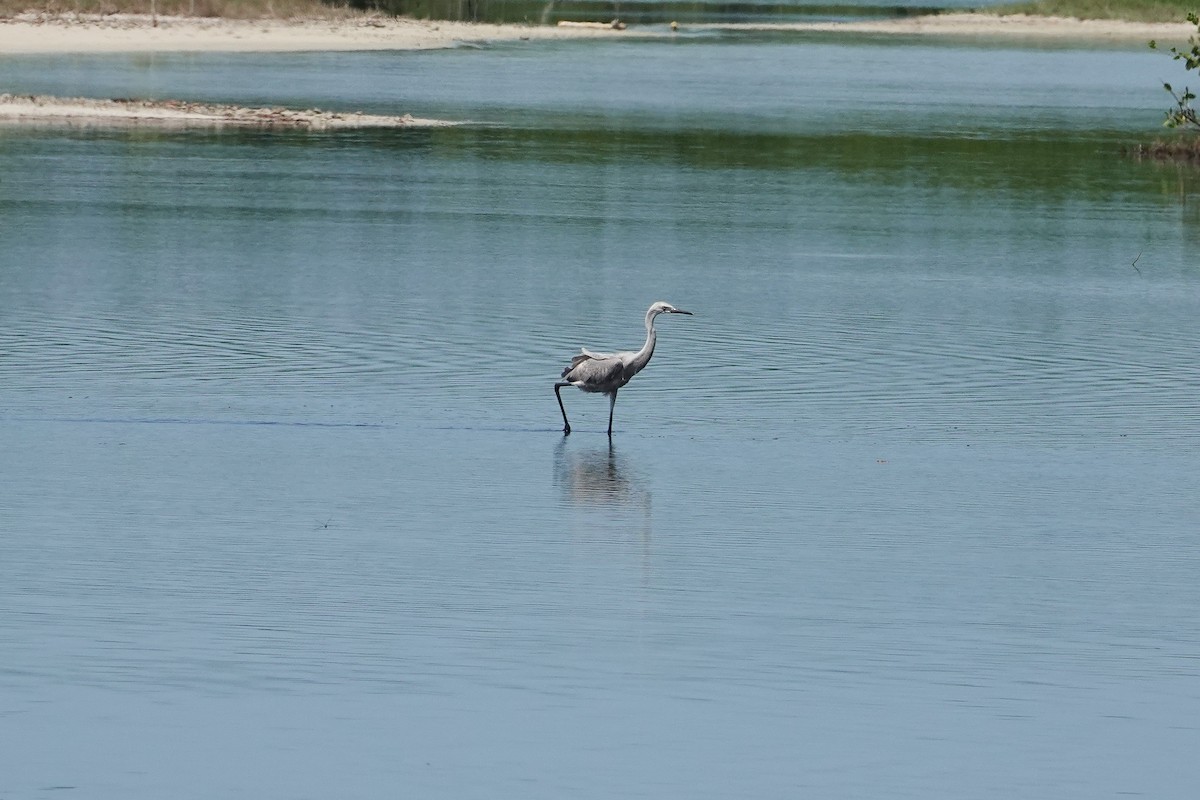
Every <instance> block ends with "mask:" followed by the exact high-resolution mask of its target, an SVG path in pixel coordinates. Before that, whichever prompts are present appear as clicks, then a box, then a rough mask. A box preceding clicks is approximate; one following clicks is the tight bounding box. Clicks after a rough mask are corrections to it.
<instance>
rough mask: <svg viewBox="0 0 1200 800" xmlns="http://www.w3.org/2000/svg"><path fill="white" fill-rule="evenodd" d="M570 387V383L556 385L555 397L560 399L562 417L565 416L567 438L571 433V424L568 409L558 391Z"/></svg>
mask: <svg viewBox="0 0 1200 800" xmlns="http://www.w3.org/2000/svg"><path fill="white" fill-rule="evenodd" d="M570 385H571V384H569V383H556V384H554V396H555V397H557V398H558V410H559V411H561V412H562V415H563V436H566V435H567V434H568V433H570V432H571V423H569V422H567V409H566V407H565V406H563V402H562V395H561V394H559V393H558V390H559V389H561V388H562V387H564V386H570Z"/></svg>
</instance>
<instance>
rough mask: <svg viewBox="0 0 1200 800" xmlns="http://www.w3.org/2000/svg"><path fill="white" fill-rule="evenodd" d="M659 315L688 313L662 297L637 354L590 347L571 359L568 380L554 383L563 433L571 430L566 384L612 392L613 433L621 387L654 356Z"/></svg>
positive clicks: (651, 310)
mask: <svg viewBox="0 0 1200 800" xmlns="http://www.w3.org/2000/svg"><path fill="white" fill-rule="evenodd" d="M659 314H687V315H688V316H691V314H692V312H690V311H681V310H679V309H678V308H676V307H675V306H673V305H671V304H670V303H664V302H662V301H661V300H660V301H659V302H657V303H655V304H654V305H652V306H650V308H649V310H648V311H646V343H645V344H644V345H642V349H641V350H638V351H637V352H636V353H593V352H591V351H590V350H588V349H587V348H586V347H584V348H580V353H579V355H577V356H575V357H574V358H572V359H571V366H569V367H567V368H566V369H564V370H563V371H562V377H563V378H565V380H563V381H561V382H560V383H556V384H554V396H555V397H557V398H558V409H559V411H561V412H562V417H563V434H564V435H566V434H568V433H570V432H571V423H570V422H568V421H567V409H566V408H564V407H563V401H562V395H561V394H559V390H560V389H562V388H563V387H564V386H577V387H579V388H580V389H582V390H583V391H585V392H601V393H603V394H606V395H608V435H609V436H612V421H613V408H615V407H616V405H617V389H620V388H621V387H622V386H624V385H625V384H627V383H629V381H630V380H632V379H633V376H634V375H637V374H638V373H639V372H641V371H642V370H643V369H644V368H645V367H646V365H647V364H649V363H650V356H652V355H654V340H655V332H654V318H655V317H657V316H658V315H659Z"/></svg>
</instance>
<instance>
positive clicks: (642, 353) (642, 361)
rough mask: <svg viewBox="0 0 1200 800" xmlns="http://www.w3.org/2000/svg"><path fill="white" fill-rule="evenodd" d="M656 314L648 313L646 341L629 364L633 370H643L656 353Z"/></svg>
mask: <svg viewBox="0 0 1200 800" xmlns="http://www.w3.org/2000/svg"><path fill="white" fill-rule="evenodd" d="M655 316H656V315H655V314H646V343H645V344H644V345H642V349H641V350H638V351H637V352H636V353H634V354H633V360H632V361H631V362H630V364H629V366H630V367H631V368H632V369H633V371H634V372H635V373H636V372H641V371H642V368H643V367H645V366H646V365H647V364H649V363H650V356H652V355H654V340H655V338H656V334H655V332H654V317H655Z"/></svg>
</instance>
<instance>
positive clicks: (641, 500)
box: [554, 439, 650, 506]
mask: <svg viewBox="0 0 1200 800" xmlns="http://www.w3.org/2000/svg"><path fill="white" fill-rule="evenodd" d="M554 465H555V472H556V477H557V478H558V482H559V484H560V486H561V488H562V489H563V491H564V492H565V494H566V496H567V499H568V500H569V501H570V502H572V503H574V504H577V505H598V506H632V505H642V504H648V503H649V498H650V495H649V492H647V491H645V490H644V489H640V488H638V487H637V485H636V484H635V482H634V481H633V480H632V479H631V478H630V476H629V474H628V473H627V470H626V469H624V467H623V465H622V463H621V460H620V459H619V458H618V456H617V451H616V448H615V447H614V446H613V443H612V441H611V440H610V441H609V442H608V446H607V447H605V448H602V449H598V450H577V451H571V452H567V448H566V440H565V439H562V440H559V443H558V446H557V447H556V448H555V459H554Z"/></svg>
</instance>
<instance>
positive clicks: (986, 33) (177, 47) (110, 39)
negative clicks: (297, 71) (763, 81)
mask: <svg viewBox="0 0 1200 800" xmlns="http://www.w3.org/2000/svg"><path fill="white" fill-rule="evenodd" d="M714 29H724V30H781V31H782V30H791V31H811V32H853V33H870V34H881V35H888V34H891V35H911V36H957V37H968V38H971V37H979V38H996V37H1005V38H1033V39H1042V40H1046V39H1067V40H1075V41H1080V42H1136V41H1146V40H1149V39H1158V40H1160V41H1163V42H1168V43H1183V42H1185V41H1187V39H1188V37H1189V35H1191V34H1193V33H1195V27H1194V26H1191V25H1189V24H1187V23H1162V24H1154V23H1136V22H1120V21H1114V20H1077V19H1063V18H1054V17H1037V16H1024V15H1014V16H1005V17H1000V16H995V15H991V14H942V15H935V16H923V17H906V18H902V19H885V20H855V21H847V22H798V23H780V24H771V23H750V24H741V25H735V24H721V25H685V26H682V27H681V28H680V33H683V34H686V33H687V32H688V31H689V30H714ZM671 35H672V34H671V32H670V30H669V29H667V28H666V26H653V27H647V28H640V29H639V28H638V27H637V26H633V27H630V28H628V29H626V30H615V29H613V28H611V27H607V26H603V25H597V26H593V27H589V26H579V25H574V26H548V25H540V26H539V25H490V24H483V23H465V22H446V21H427V20H413V19H396V18H392V17H354V18H349V19H342V20H335V19H327V20H295V21H293V20H234V19H218V18H197V17H157V19H156V20H154V21H152V20H151V18H150V17H149V16H144V15H129V14H113V15H108V16H76V15H67V16H41V15H23V16H21V17H18V18H16V19H7V20H0V54H14V55H15V54H32V53H117V52H155V51H161V52H301V51H309V50H322V51H349V50H417V49H432V48H445V47H454V46H458V45H462V44H469V43H482V42H490V41H515V40H527V39H528V40H545V39H579V38H598V37H606V38H613V37H625V38H628V37H644V36H651V37H667V36H671ZM0 88H2V87H0Z"/></svg>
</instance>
